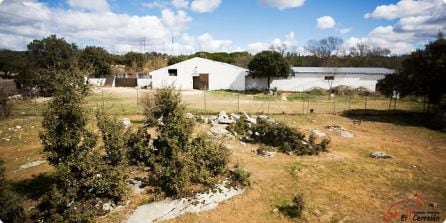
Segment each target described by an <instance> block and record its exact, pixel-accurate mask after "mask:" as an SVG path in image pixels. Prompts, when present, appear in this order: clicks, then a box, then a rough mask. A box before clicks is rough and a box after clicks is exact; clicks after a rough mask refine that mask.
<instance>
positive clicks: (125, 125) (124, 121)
mask: <svg viewBox="0 0 446 223" xmlns="http://www.w3.org/2000/svg"><path fill="white" fill-rule="evenodd" d="M122 125H123V126H124V128H129V127H130V126H132V122H131V121H130V119H128V118H124V119H123V120H122Z"/></svg>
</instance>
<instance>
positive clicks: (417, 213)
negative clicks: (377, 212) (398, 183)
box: [384, 193, 441, 223]
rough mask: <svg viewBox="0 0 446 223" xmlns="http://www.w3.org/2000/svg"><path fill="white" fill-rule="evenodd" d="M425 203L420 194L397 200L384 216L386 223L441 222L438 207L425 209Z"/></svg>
mask: <svg viewBox="0 0 446 223" xmlns="http://www.w3.org/2000/svg"><path fill="white" fill-rule="evenodd" d="M423 206H424V202H423V200H422V199H421V197H420V194H419V193H415V194H414V195H413V196H410V197H408V198H404V199H401V200H397V201H395V202H393V203H391V204H390V206H389V208H388V209H387V212H386V213H385V215H384V222H385V223H390V222H440V221H441V218H440V212H438V211H436V210H435V208H436V207H431V208H430V209H429V210H425V209H423Z"/></svg>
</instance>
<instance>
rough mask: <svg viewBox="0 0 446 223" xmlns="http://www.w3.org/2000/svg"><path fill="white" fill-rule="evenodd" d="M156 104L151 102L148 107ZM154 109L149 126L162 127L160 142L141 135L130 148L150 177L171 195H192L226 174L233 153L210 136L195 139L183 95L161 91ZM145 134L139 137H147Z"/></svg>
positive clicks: (148, 114) (149, 114)
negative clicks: (198, 188)
mask: <svg viewBox="0 0 446 223" xmlns="http://www.w3.org/2000/svg"><path fill="white" fill-rule="evenodd" d="M151 103H152V102H151V101H150V102H149V101H147V102H146V105H147V106H146V107H149V106H150V104H151ZM153 103H154V106H152V107H150V109H146V123H154V122H155V121H153V120H156V123H158V120H159V119H161V120H162V122H161V123H158V132H159V134H158V138H156V139H154V140H153V147H152V144H151V143H150V140H146V139H144V136H143V137H140V139H137V138H136V137H137V136H138V134H136V135H135V134H134V135H131V136H130V139H129V142H128V143H127V145H129V146H130V149H129V151H131V152H132V157H133V161H134V162H138V161H141V160H144V161H145V164H146V165H148V166H149V167H150V169H151V172H150V173H149V177H150V178H151V181H152V182H153V185H155V186H159V187H160V188H161V189H162V190H163V191H164V192H165V193H166V194H168V195H183V194H187V193H189V192H190V191H191V190H192V188H194V187H195V186H208V185H210V184H211V183H213V182H215V180H216V179H217V178H218V176H219V175H222V174H223V173H224V172H225V170H226V164H227V163H228V156H229V152H228V150H227V148H226V147H224V146H223V145H222V144H215V143H213V142H212V140H210V139H209V138H208V137H206V136H198V137H197V138H195V139H191V138H192V131H193V122H192V121H191V120H188V119H186V113H185V106H184V105H183V104H182V103H181V95H180V94H179V93H178V92H176V91H175V90H174V89H173V88H166V89H160V90H158V91H157V92H156V94H155V99H154V102H153ZM144 132H145V130H141V131H140V132H139V135H140V136H141V135H144Z"/></svg>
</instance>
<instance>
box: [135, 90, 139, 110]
mask: <svg viewBox="0 0 446 223" xmlns="http://www.w3.org/2000/svg"><path fill="white" fill-rule="evenodd" d="M138 99H139V93H138V88H136V106H138V105H139V100H138Z"/></svg>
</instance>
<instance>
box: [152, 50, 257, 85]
mask: <svg viewBox="0 0 446 223" xmlns="http://www.w3.org/2000/svg"><path fill="white" fill-rule="evenodd" d="M247 74H248V70H247V69H244V68H241V67H237V66H234V65H231V64H227V63H222V62H217V61H213V60H208V59H203V58H200V57H195V58H192V59H189V60H185V61H183V62H180V63H177V64H173V65H170V66H168V67H164V68H161V69H159V70H155V71H152V72H150V75H151V77H152V88H154V89H157V88H162V87H166V86H174V87H175V88H177V89H181V90H192V89H199V90H221V89H224V90H234V91H244V90H245V76H246V75H247Z"/></svg>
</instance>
